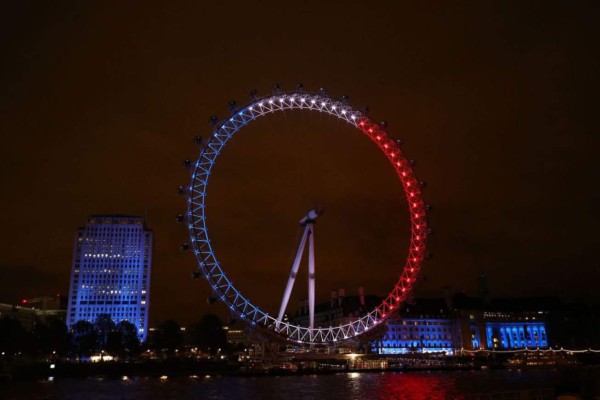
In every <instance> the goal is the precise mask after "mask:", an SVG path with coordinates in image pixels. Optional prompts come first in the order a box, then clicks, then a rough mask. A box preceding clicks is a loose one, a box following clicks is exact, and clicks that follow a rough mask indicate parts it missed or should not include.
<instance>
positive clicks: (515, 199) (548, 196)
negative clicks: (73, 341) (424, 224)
mask: <svg viewBox="0 0 600 400" xmlns="http://www.w3.org/2000/svg"><path fill="white" fill-rule="evenodd" d="M257 7H258V6H257V5H255V4H248V3H240V4H237V5H234V3H231V2H228V3H223V4H216V5H212V6H210V7H207V6H204V5H202V4H199V3H181V4H162V5H157V6H150V5H148V6H147V7H144V8H142V7H137V6H135V5H133V4H112V3H110V4H109V3H96V4H91V3H90V4H88V3H60V2H59V3H35V2H31V3H28V2H15V3H10V4H8V3H7V4H4V5H3V6H2V12H1V13H0V15H1V16H0V19H1V24H0V32H1V33H2V34H1V39H0V46H1V47H0V48H1V49H2V52H3V54H4V57H3V59H4V62H3V63H2V64H0V82H1V84H2V87H3V90H2V91H1V92H0V129H1V132H2V146H0V171H1V172H0V174H1V177H2V182H3V183H4V192H3V193H4V195H3V196H2V197H1V198H0V210H2V211H0V224H1V226H2V230H1V233H0V235H1V236H0V243H2V244H1V252H0V302H12V301H18V300H19V299H22V298H32V297H37V296H41V295H53V294H56V293H66V292H67V291H68V284H69V274H70V268H71V257H72V253H73V238H74V235H75V232H76V230H77V228H79V227H80V226H82V225H84V224H85V221H86V218H87V217H88V216H90V215H96V214H126V215H140V216H144V217H146V218H147V221H146V223H147V226H148V228H149V229H151V230H153V232H154V235H155V248H154V264H153V275H152V291H151V308H150V313H151V316H150V325H152V326H154V325H156V324H157V323H160V322H161V321H164V320H165V319H167V318H173V319H176V320H178V321H180V322H182V323H183V324H186V323H189V322H193V321H196V320H198V319H199V318H200V315H201V314H203V313H205V312H215V313H218V314H222V313H224V308H223V307H222V306H221V305H216V306H209V305H207V304H206V298H207V296H209V295H210V290H209V287H208V284H207V283H206V282H205V281H204V280H198V281H194V280H192V279H191V278H190V275H191V273H192V271H193V270H194V269H195V267H196V265H195V260H194V258H193V256H192V255H191V254H189V253H182V252H180V250H179V247H180V245H181V243H184V242H187V241H188V236H187V231H186V229H185V228H184V227H183V226H181V225H178V224H176V223H175V216H176V215H177V214H180V213H183V212H184V211H185V201H184V200H183V199H182V198H180V197H178V196H177V195H176V189H177V187H178V186H179V185H187V184H188V183H189V174H188V172H187V171H185V170H184V169H183V168H182V167H181V163H182V161H183V160H184V159H192V160H193V159H195V158H196V157H197V152H198V148H197V147H195V146H194V144H193V138H194V137H195V136H196V135H201V136H204V137H206V136H208V135H210V132H211V128H210V125H209V124H208V119H209V117H210V116H211V115H213V114H217V115H219V116H220V117H222V118H223V117H226V116H228V115H229V114H228V111H227V102H228V101H229V100H231V99H236V100H237V101H238V103H239V104H244V103H246V99H247V98H248V92H249V91H250V90H251V89H257V90H258V91H259V94H267V93H270V91H271V88H272V86H273V84H275V83H279V84H280V85H281V87H282V88H283V89H284V90H293V89H294V87H295V85H296V84H297V83H299V82H302V83H303V84H304V87H305V88H306V89H307V90H309V91H317V90H318V89H319V88H320V87H321V86H325V87H326V88H327V90H328V93H329V94H330V95H332V96H335V97H340V96H342V95H344V94H348V95H349V96H350V103H351V104H352V105H353V106H355V107H357V108H361V107H363V106H364V105H369V106H370V108H371V111H370V113H369V115H370V116H371V117H373V118H374V119H375V120H386V121H387V122H388V123H389V131H390V133H391V134H392V135H394V136H396V137H399V138H401V139H402V140H403V141H404V143H405V146H404V149H405V150H406V151H407V153H408V154H409V155H410V156H411V157H413V158H414V159H416V161H417V165H416V173H417V176H418V177H419V179H422V180H424V181H426V182H427V187H426V188H425V190H424V197H425V199H426V201H427V202H428V203H430V204H432V206H433V213H432V214H431V217H430V224H431V226H432V227H433V228H434V229H435V231H436V233H435V236H434V237H433V238H432V242H431V245H430V246H431V251H432V253H433V255H434V257H433V258H432V259H431V260H429V261H426V262H425V264H424V266H423V269H422V276H423V277H424V278H423V279H422V280H421V281H420V282H419V283H418V284H417V285H416V287H415V292H414V295H415V297H439V296H440V295H441V289H442V287H444V286H450V287H452V288H453V289H455V290H465V291H467V292H470V293H475V292H476V289H477V288H476V277H477V274H478V273H479V272H485V273H486V275H487V276H488V279H489V288H490V291H491V294H492V296H493V297H517V296H518V297H531V296H558V297H561V298H565V299H576V300H583V299H587V300H590V301H596V302H598V301H600V291H598V289H597V282H598V281H600V274H599V272H598V271H599V268H598V267H599V265H598V259H597V253H598V249H599V248H600V242H599V240H598V237H599V236H598V234H597V232H596V230H597V227H596V225H597V222H598V221H599V220H600V218H599V214H600V212H599V210H598V207H597V204H598V202H599V200H600V196H599V194H600V191H599V190H598V185H597V182H598V181H600V176H599V175H600V174H599V171H600V168H599V167H600V165H599V162H598V160H599V157H598V154H597V153H598V149H599V148H600V146H599V144H600V143H599V140H598V136H597V133H598V119H597V117H596V116H595V112H596V110H595V107H594V105H595V104H597V103H598V101H597V100H596V92H597V91H596V90H595V88H597V87H598V79H599V74H598V72H599V71H600V62H599V61H600V56H599V55H598V51H597V48H598V39H597V38H598V37H600V34H599V33H600V32H598V26H597V20H598V17H599V15H598V14H599V13H598V8H597V7H596V5H595V4H594V3H592V2H589V3H585V2H583V3H577V4H563V3H560V2H539V3H538V2H534V3H527V4H520V3H494V2H483V3H478V4H475V5H471V6H467V5H453V4H438V5H423V4H420V5H407V4H393V5H379V6H373V5H367V4H345V3H340V4H307V3H302V4H301V5H298V6H297V9H295V8H294V6H293V5H283V4H281V3H273V4H271V5H270V6H266V7H264V8H260V7H258V8H257ZM249 16H251V17H249ZM399 196H402V189H401V187H400V186H399V185H398V184H397V182H396V180H395V177H394V173H393V171H392V170H391V169H390V168H389V166H388V165H387V164H386V161H385V160H384V158H383V157H382V156H381V155H380V154H379V153H378V151H377V150H376V147H375V146H373V145H372V144H371V143H369V141H368V140H367V139H366V138H364V137H359V135H356V134H355V132H354V131H353V130H352V129H350V128H349V127H347V126H342V125H340V124H339V123H337V121H335V120H332V119H328V118H325V117H321V116H319V115H312V114H307V113H287V114H285V115H283V116H277V117H273V118H267V119H265V120H264V121H257V122H256V123H253V124H252V125H251V126H248V127H246V128H244V129H243V130H242V131H241V132H240V133H239V134H238V136H236V138H235V140H233V141H232V142H231V144H228V146H227V148H226V150H225V151H224V153H223V155H222V156H221V157H220V158H219V162H218V164H217V166H216V167H215V171H214V174H213V175H212V177H211V184H210V187H209V198H208V208H207V209H208V225H209V229H210V234H211V238H212V240H213V241H214V243H215V250H216V251H217V253H218V255H219V258H220V260H221V263H222V265H223V268H224V269H225V270H226V271H227V272H228V274H230V276H231V278H232V280H233V281H234V282H235V283H236V285H238V287H240V288H241V289H242V290H243V291H244V292H247V293H248V295H249V297H250V298H251V299H252V300H254V299H256V302H257V303H258V304H259V305H264V306H265V307H266V308H268V309H272V308H273V307H275V306H276V305H277V304H278V302H279V300H280V299H281V295H282V291H283V288H284V285H285V279H286V277H287V275H288V273H289V267H290V262H289V258H290V253H292V252H293V251H294V250H295V247H296V245H297V243H296V240H297V233H298V232H297V230H298V226H297V221H298V220H299V219H300V218H301V217H302V215H304V214H305V212H306V211H307V210H308V209H310V207H313V206H315V205H316V204H323V205H324V206H325V208H326V214H325V215H324V217H323V220H322V221H319V223H318V224H317V227H316V239H317V290H318V292H317V293H318V294H319V296H320V299H324V298H327V296H328V293H329V291H330V290H331V289H335V288H341V287H344V288H346V291H347V292H348V293H353V291H355V288H356V287H358V286H364V287H365V290H366V292H367V293H370V294H379V295H381V294H385V293H387V291H389V289H391V287H392V286H393V284H394V283H395V281H396V279H397V275H398V274H399V272H400V270H401V267H402V264H403V261H404V258H405V256H406V249H407V240H408V225H407V224H408V219H407V217H406V205H405V201H404V200H403V199H400V201H399V200H398V198H399ZM304 269H305V268H304ZM319 274H321V275H319ZM425 278H426V279H425ZM265 282H267V283H269V284H270V285H268V286H267V288H265V286H266V285H265ZM305 286H306V284H305V278H304V277H303V276H301V277H300V278H299V280H298V282H297V288H298V289H297V290H296V291H295V292H294V294H293V296H292V300H291V301H290V305H289V308H288V309H290V308H291V309H295V307H296V304H297V300H298V299H299V298H301V297H302V296H303V292H302V291H303V290H304V291H305V290H306V289H305ZM266 289H269V290H266Z"/></svg>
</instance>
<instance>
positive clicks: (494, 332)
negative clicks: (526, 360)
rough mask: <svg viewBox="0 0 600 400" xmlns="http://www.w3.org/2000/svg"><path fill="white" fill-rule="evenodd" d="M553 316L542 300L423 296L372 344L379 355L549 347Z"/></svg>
mask: <svg viewBox="0 0 600 400" xmlns="http://www.w3.org/2000/svg"><path fill="white" fill-rule="evenodd" d="M547 314H548V311H547V310H545V306H544V304H543V302H542V301H539V300H536V299H511V300H506V299H492V300H487V299H484V298H479V297H468V296H466V295H464V294H457V295H455V296H454V297H452V298H447V299H445V300H444V299H417V300H415V301H414V304H412V305H405V306H403V307H402V308H401V309H400V311H399V314H398V317H397V318H392V319H389V320H388V321H386V324H385V331H384V333H383V334H382V335H381V337H379V338H377V339H376V340H374V341H372V342H371V351H372V352H374V353H377V354H409V353H446V354H455V353H456V352H457V351H459V350H461V349H464V350H511V349H525V348H529V349H536V348H548V347H549V341H548V337H547V322H546V319H547Z"/></svg>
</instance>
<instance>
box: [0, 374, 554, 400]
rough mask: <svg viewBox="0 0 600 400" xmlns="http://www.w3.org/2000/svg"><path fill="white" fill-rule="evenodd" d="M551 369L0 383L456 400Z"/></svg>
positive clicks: (291, 397)
mask: <svg viewBox="0 0 600 400" xmlns="http://www.w3.org/2000/svg"><path fill="white" fill-rule="evenodd" d="M553 375H555V373H554V372H552V371H528V372H510V371H462V372H408V373H391V372H388V373H359V372H350V373H347V374H335V375H300V376H281V377H275V376H264V377H226V376H210V377H207V376H201V377H198V376H192V377H168V379H162V380H161V379H159V378H140V377H133V376H129V377H128V379H109V378H106V379H102V378H89V379H60V378H55V380H54V381H53V382H48V381H45V382H36V383H33V382H8V383H0V398H1V399H5V398H6V399H15V400H20V399H69V400H80V399H81V400H94V399H99V400H104V399H106V400H108V399H132V400H146V399H148V400H154V399H210V400H212V399H248V400H255V399H256V400H259V399H261V400H262V399H274V400H275V399H281V400H295V399H313V398H314V399H323V400H330V399H331V400H333V399H340V398H343V399H348V400H353V399H361V400H362V399H378V400H379V399H381V400H383V399H386V400H387V399H406V400H409V399H415V400H416V399H430V400H438V399H461V398H464V396H465V395H468V394H473V393H491V392H501V391H518V390H526V389H529V390H531V389H539V388H550V387H552V383H553V382H554V381H555V379H554V376H553Z"/></svg>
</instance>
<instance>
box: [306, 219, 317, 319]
mask: <svg viewBox="0 0 600 400" xmlns="http://www.w3.org/2000/svg"><path fill="white" fill-rule="evenodd" d="M309 226H310V230H309V231H308V234H309V235H310V237H309V239H308V240H309V241H308V313H309V319H310V323H309V327H310V328H311V329H312V328H314V327H315V235H314V230H313V224H308V225H307V228H308V227H309Z"/></svg>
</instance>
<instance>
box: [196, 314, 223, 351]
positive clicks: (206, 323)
mask: <svg viewBox="0 0 600 400" xmlns="http://www.w3.org/2000/svg"><path fill="white" fill-rule="evenodd" d="M192 337H193V340H194V344H195V345H196V346H198V347H199V348H200V350H202V351H204V352H210V353H211V354H213V355H214V354H216V353H217V351H218V350H219V349H221V350H222V351H225V350H226V349H227V346H228V344H227V335H226V333H225V330H224V329H223V323H222V322H221V319H220V318H219V317H218V316H216V315H214V314H206V315H204V316H203V317H202V319H201V320H200V322H198V324H196V325H195V326H194V327H193V329H192Z"/></svg>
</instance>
